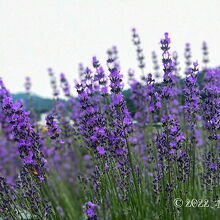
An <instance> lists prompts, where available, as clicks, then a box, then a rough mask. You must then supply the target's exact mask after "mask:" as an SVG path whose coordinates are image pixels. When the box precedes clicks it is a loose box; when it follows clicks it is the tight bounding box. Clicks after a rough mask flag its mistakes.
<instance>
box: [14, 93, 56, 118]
mask: <svg viewBox="0 0 220 220" xmlns="http://www.w3.org/2000/svg"><path fill="white" fill-rule="evenodd" d="M12 97H13V99H14V100H15V101H16V100H23V101H24V104H25V107H26V109H27V110H31V109H34V110H35V112H36V113H37V114H42V113H45V112H48V111H50V110H51V108H52V107H53V105H54V100H53V99H49V98H42V97H40V96H38V95H35V94H33V95H31V96H28V95H27V94H26V93H17V94H12ZM30 98H31V99H30Z"/></svg>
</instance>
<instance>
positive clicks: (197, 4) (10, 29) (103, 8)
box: [0, 0, 220, 96]
mask: <svg viewBox="0 0 220 220" xmlns="http://www.w3.org/2000/svg"><path fill="white" fill-rule="evenodd" d="M132 27H136V28H137V30H138V33H139V34H140V36H141V39H142V45H143V48H144V52H145V55H146V63H147V64H146V65H147V72H150V71H152V61H151V51H152V50H156V52H158V53H161V52H160V50H159V46H160V45H159V40H160V39H161V37H162V36H163V33H164V32H166V31H167V32H169V33H170V36H171V40H172V50H177V51H178V52H179V54H180V55H183V51H184V45H185V43H186V42H190V43H192V52H193V59H194V60H198V61H200V60H201V58H202V55H201V43H202V41H203V40H206V41H207V42H208V46H209V51H210V59H211V63H210V65H212V66H215V65H220V59H219V58H220V0H209V1H208V0H0V76H1V77H3V79H4V81H5V84H6V86H7V87H8V88H9V89H10V91H12V92H18V91H22V90H23V83H24V78H25V76H30V77H31V78H32V82H33V88H32V90H33V91H34V92H35V93H37V94H40V95H42V96H51V88H50V85H49V78H48V73H47V68H48V67H52V68H53V69H54V71H55V72H56V73H57V74H59V73H60V72H64V73H65V74H66V75H67V77H68V79H69V80H70V81H71V82H72V81H73V79H74V78H77V76H78V63H79V62H83V63H84V64H90V60H91V57H92V56H93V55H97V56H98V58H101V60H102V61H103V62H104V63H103V64H105V58H106V50H107V49H108V48H110V47H111V46H112V45H116V46H118V48H119V55H120V62H121V65H122V71H123V73H124V74H127V69H128V68H129V67H133V68H136V67H137V62H136V54H135V49H134V47H133V45H132V42H131V33H130V30H131V28H132ZM180 61H183V57H181V60H180ZM136 69H137V68H136Z"/></svg>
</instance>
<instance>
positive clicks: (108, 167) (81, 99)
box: [0, 29, 220, 220]
mask: <svg viewBox="0 0 220 220" xmlns="http://www.w3.org/2000/svg"><path fill="white" fill-rule="evenodd" d="M170 35H171V34H168V33H165V34H164V35H162V39H161V40H160V39H158V41H159V40H160V49H161V54H156V53H155V52H153V53H152V62H153V66H154V71H153V72H152V73H148V72H147V71H146V68H145V65H146V66H147V65H148V63H150V62H151V61H149V60H146V59H145V56H144V54H143V48H142V45H141V39H140V37H139V34H138V32H137V30H136V29H132V32H131V39H132V42H131V43H133V45H134V50H133V51H131V53H136V57H137V64H138V67H139V68H136V70H133V69H129V70H128V71H127V72H124V71H121V64H120V60H119V57H120V51H118V49H117V47H115V46H113V47H112V48H111V49H109V50H108V51H107V55H106V57H107V58H106V63H101V62H100V61H99V58H98V57H92V58H91V63H90V64H88V66H86V65H83V64H80V65H79V70H78V71H79V75H80V77H79V78H80V80H74V79H73V80H72V81H68V80H67V77H66V76H65V74H63V73H61V74H56V73H55V72H56V70H53V69H52V68H49V69H48V72H49V75H48V77H49V78H50V82H51V91H52V93H53V98H54V104H53V107H52V109H51V110H50V111H49V112H47V113H46V117H45V118H44V119H43V123H42V122H41V123H40V122H39V117H37V114H36V111H35V109H34V107H33V106H32V101H31V97H32V92H34V91H32V90H31V85H32V83H34V82H31V78H29V77H27V78H26V81H25V89H26V94H27V95H28V97H29V101H28V102H24V101H22V100H20V101H14V100H13V98H12V95H11V93H10V91H9V90H8V89H7V85H5V84H4V82H3V81H4V79H1V81H0V219H1V220H11V219H36V220H43V219H54V220H61V219H64V220H86V219H87V220H98V219H99V220H124V219H126V220H127V219H128V220H151V219H155V220H156V219H161V220H174V219H181V220H190V219H192V220H197V219H198V220H209V219H210V220H214V219H220V185H219V184H220V133H219V131H220V68H218V67H212V68H211V67H210V66H209V53H208V46H207V43H206V42H203V44H202V45H201V53H202V56H203V62H201V63H198V62H197V61H196V60H192V56H191V45H190V44H189V43H187V44H186V45H185V53H184V57H185V58H184V59H185V66H180V65H179V61H178V54H177V52H175V48H173V46H172V36H170ZM102 59H103V58H102ZM104 59H105V58H104ZM134 68H135V67H134ZM125 75H126V76H127V77H126V78H128V82H126V81H127V80H126V81H125V80H124V79H123V76H125ZM127 84H128V85H129V88H128V89H127V88H126V91H127V93H126V94H128V93H129V95H126V97H125V88H124V85H127ZM39 86H40V85H39ZM74 92H75V93H74ZM76 92H77V93H76ZM75 94H77V97H76V95H75ZM63 96H65V98H62V97H63ZM27 109H28V110H27Z"/></svg>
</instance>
